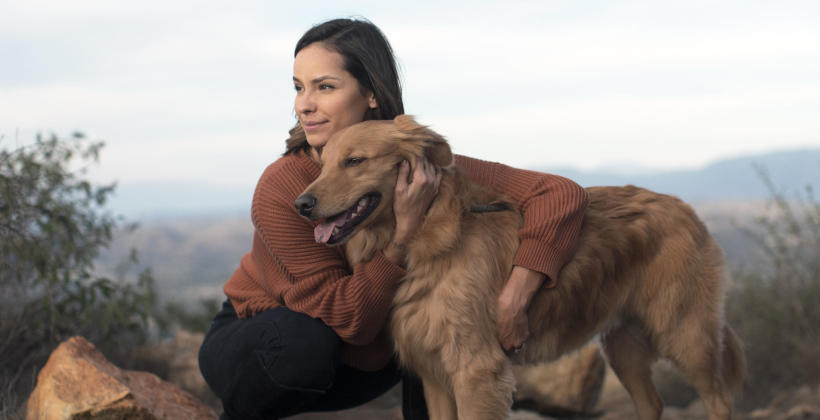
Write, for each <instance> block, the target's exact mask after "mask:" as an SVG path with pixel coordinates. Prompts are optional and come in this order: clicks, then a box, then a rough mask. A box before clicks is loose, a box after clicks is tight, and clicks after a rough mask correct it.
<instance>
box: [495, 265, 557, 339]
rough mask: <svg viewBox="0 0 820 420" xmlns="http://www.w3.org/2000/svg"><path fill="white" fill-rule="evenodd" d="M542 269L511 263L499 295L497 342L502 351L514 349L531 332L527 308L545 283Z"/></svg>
mask: <svg viewBox="0 0 820 420" xmlns="http://www.w3.org/2000/svg"><path fill="white" fill-rule="evenodd" d="M545 279H546V276H545V275H544V274H543V273H539V272H537V271H533V270H530V269H528V268H524V267H520V266H514V267H513V269H512V273H510V278H509V280H507V284H506V285H505V286H504V289H503V290H502V291H501V294H500V295H499V296H498V342H499V343H501V347H502V348H503V349H504V351H517V350H519V349H521V348H522V347H523V346H524V343H525V342H526V341H527V338H529V336H530V328H529V320H528V319H527V309H528V308H529V306H530V301H531V300H532V297H533V295H535V292H536V291H538V289H539V288H540V287H541V285H542V284H543V283H544V280H545Z"/></svg>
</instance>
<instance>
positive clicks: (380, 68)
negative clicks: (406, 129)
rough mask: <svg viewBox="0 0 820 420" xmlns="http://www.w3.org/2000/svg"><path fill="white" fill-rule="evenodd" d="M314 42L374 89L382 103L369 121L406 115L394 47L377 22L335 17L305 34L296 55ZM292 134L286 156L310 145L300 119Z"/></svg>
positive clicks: (368, 114) (366, 87) (363, 84)
mask: <svg viewBox="0 0 820 420" xmlns="http://www.w3.org/2000/svg"><path fill="white" fill-rule="evenodd" d="M314 42H321V43H322V45H323V46H324V47H325V48H328V49H330V50H332V51H336V52H337V53H339V54H341V56H342V57H343V58H344V68H345V71H347V72H348V73H350V74H351V75H353V77H355V78H356V80H357V81H358V82H359V86H361V88H362V89H364V90H365V91H369V92H373V96H375V98H376V102H377V104H378V105H377V108H375V109H373V108H371V109H368V110H367V112H366V113H365V115H364V119H365V120H392V119H393V118H395V117H396V116H397V115H401V114H404V102H403V101H402V97H401V84H400V83H399V74H398V70H397V68H396V59H395V57H394V56H393V49H392V48H391V47H390V43H389V42H387V38H386V37H385V36H384V34H383V33H382V31H380V30H379V28H378V27H376V25H374V24H372V23H371V22H369V21H366V20H357V19H334V20H329V21H327V22H324V23H320V24H318V25H316V26H314V27H312V28H310V29H309V30H308V31H307V32H305V34H304V35H302V38H300V39H299V42H297V43H296V49H295V50H294V52H293V56H294V57H295V56H296V54H299V51H301V50H302V49H303V48H305V47H307V46H308V45H310V44H313V43H314ZM289 133H290V137H288V140H287V143H286V145H287V150H286V151H285V154H286V155H287V154H290V153H293V152H295V151H297V150H307V149H308V148H309V147H310V145H308V142H307V138H306V137H305V131H304V130H303V129H302V126H301V125H300V124H299V122H297V123H296V126H295V127H293V128H292V129H291V130H290V132H289Z"/></svg>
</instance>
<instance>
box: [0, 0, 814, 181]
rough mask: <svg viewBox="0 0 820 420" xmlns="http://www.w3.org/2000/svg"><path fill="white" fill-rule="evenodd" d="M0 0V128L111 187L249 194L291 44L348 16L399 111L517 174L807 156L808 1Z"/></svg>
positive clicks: (282, 121)
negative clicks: (399, 91)
mask: <svg viewBox="0 0 820 420" xmlns="http://www.w3.org/2000/svg"><path fill="white" fill-rule="evenodd" d="M336 3H338V2H320V1H313V2H287V3H279V2H271V1H238V2H225V1H192V0H186V1H177V0H163V1H157V0H142V1H139V2H112V1H109V0H100V1H89V0H72V1H56V0H55V1H46V0H39V1H31V0H19V1H9V0H0V136H3V139H2V140H0V141H2V142H4V143H6V144H7V145H8V144H24V143H26V142H29V141H30V140H31V139H32V138H33V137H34V134H35V133H36V132H38V131H44V132H50V131H54V132H56V133H58V134H62V135H68V134H69V133H71V132H73V131H74V130H80V131H83V132H85V133H86V134H87V135H88V136H89V137H91V138H94V139H104V140H105V141H106V142H107V147H106V148H105V149H104V151H103V154H102V165H101V167H100V169H99V170H98V171H97V172H95V174H94V176H95V177H98V178H99V179H103V180H118V181H119V182H120V183H121V184H138V183H149V184H150V183H169V182H195V183H203V184H204V183H210V184H212V185H217V186H224V187H236V186H244V187H247V188H252V187H253V185H254V184H255V183H256V180H257V178H258V176H259V174H261V172H262V170H263V169H264V168H265V166H266V165H267V164H269V163H270V162H272V161H273V160H275V159H276V158H277V157H278V156H279V155H280V154H281V153H282V151H283V150H284V139H285V137H286V136H287V130H288V129H289V128H290V127H291V126H292V125H293V123H294V121H295V120H294V116H293V112H292V105H293V86H292V82H291V77H292V71H293V67H292V65H293V47H294V45H295V43H296V41H297V40H298V39H299V37H300V36H301V34H302V33H303V32H304V31H305V30H307V29H308V28H309V27H310V26H311V25H313V24H315V23H319V22H322V21H324V20H327V19H329V18H334V17H347V16H363V17H366V18H368V19H370V20H371V21H373V22H374V23H375V24H376V25H378V26H379V27H380V28H381V29H382V31H383V32H384V33H385V34H386V35H387V37H388V38H389V40H390V41H391V43H392V45H393V48H394V50H395V52H396V54H397V56H398V59H399V63H400V66H401V73H402V78H403V86H404V94H405V108H406V111H407V112H408V113H410V114H414V115H416V117H417V119H418V120H419V121H420V122H422V123H424V124H428V125H430V126H432V128H434V129H435V130H436V131H438V132H440V133H442V134H443V135H445V136H446V137H447V138H448V139H449V140H450V143H451V146H452V148H453V150H454V151H455V152H456V153H460V154H466V155H469V156H474V157H478V158H483V159H487V160H493V161H500V162H504V163H507V164H510V165H513V166H518V167H530V168H549V167H572V168H580V169H594V168H601V167H607V166H613V165H615V166H620V167H623V166H624V165H628V166H631V167H634V168H636V169H638V168H644V167H648V168H656V169H682V168H694V167H698V166H703V165H706V164H708V163H709V162H712V161H715V160H718V159H722V158H727V157H732V156H736V155H748V154H753V153H759V152H768V151H773V150H781V149H794V148H801V147H811V148H820V2H816V1H777V2H775V1H748V0H744V1H686V2H669V1H648V0H647V1H617V2H612V1H571V0H570V1H531V2H526V1H519V2H515V1H507V2H503V4H502V2H497V3H496V2H470V3H467V2H464V3H448V2H443V1H429V2H428V1H422V2H402V3H401V4H400V5H399V4H398V3H396V5H394V4H393V3H392V2H383V1H382V2H377V1H358V2H346V3H345V4H347V6H343V7H342V6H338V5H337V4H336Z"/></svg>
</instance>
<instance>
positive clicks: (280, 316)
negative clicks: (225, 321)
mask: <svg viewBox="0 0 820 420" xmlns="http://www.w3.org/2000/svg"><path fill="white" fill-rule="evenodd" d="M257 317H258V318H259V319H258V321H259V323H260V324H265V325H266V326H267V327H268V328H273V329H275V334H273V335H271V336H269V338H268V340H266V343H265V345H264V346H262V348H260V349H259V350H257V351H256V352H255V354H256V357H258V358H259V361H260V362H261V364H262V366H263V367H264V369H265V371H266V372H267V374H268V375H269V376H270V378H271V380H273V382H274V383H275V384H276V385H278V386H280V387H282V388H285V389H289V390H295V391H309V392H310V391H312V392H324V391H326V390H327V389H329V388H330V386H331V385H332V384H333V377H334V376H335V372H336V365H337V363H338V359H339V349H340V346H341V340H340V339H339V336H338V335H336V333H335V332H334V331H333V329H331V328H330V327H328V326H327V325H325V324H324V323H323V322H322V321H320V320H318V319H315V318H311V317H310V316H308V315H305V314H302V313H298V312H293V311H291V310H289V309H287V308H277V309H274V310H272V311H266V312H264V313H261V314H259V315H258V316H257ZM255 318H256V317H255Z"/></svg>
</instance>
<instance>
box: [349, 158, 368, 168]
mask: <svg viewBox="0 0 820 420" xmlns="http://www.w3.org/2000/svg"><path fill="white" fill-rule="evenodd" d="M364 159H365V158H362V157H350V158H347V159H345V166H346V167H348V168H349V167H351V166H356V165H358V164H360V163H362V162H364Z"/></svg>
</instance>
